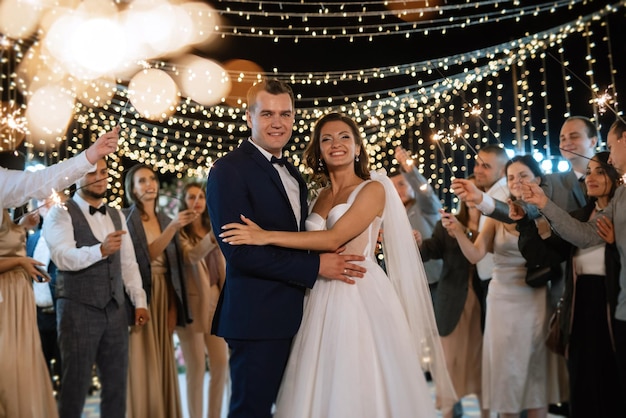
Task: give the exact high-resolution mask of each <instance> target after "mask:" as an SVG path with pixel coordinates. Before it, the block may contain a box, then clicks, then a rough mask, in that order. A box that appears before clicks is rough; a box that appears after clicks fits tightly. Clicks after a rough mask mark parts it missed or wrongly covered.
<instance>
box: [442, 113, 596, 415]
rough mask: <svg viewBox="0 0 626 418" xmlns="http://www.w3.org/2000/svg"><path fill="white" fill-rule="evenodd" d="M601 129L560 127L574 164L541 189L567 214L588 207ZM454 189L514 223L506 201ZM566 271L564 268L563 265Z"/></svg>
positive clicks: (578, 122)
mask: <svg viewBox="0 0 626 418" xmlns="http://www.w3.org/2000/svg"><path fill="white" fill-rule="evenodd" d="M598 139H599V135H598V130H597V128H596V126H595V125H594V124H593V122H591V121H590V120H589V119H588V118H586V117H584V116H570V117H569V118H567V119H566V120H565V122H564V123H563V125H562V126H561V131H560V135H559V149H560V150H561V155H562V156H563V158H565V159H567V160H568V161H569V163H570V165H571V168H570V170H568V171H565V172H556V173H550V174H547V175H545V176H544V181H542V183H541V188H542V189H543V190H544V191H545V193H546V195H547V196H548V197H549V198H550V199H551V200H553V201H554V203H556V204H557V205H558V206H559V207H560V208H562V209H564V210H565V211H566V212H571V211H574V210H577V209H581V208H583V207H584V206H585V205H586V204H587V196H586V191H585V188H584V174H585V172H586V170H587V162H588V161H589V160H590V159H591V158H593V156H594V154H595V148H596V145H597V144H598ZM451 188H452V189H453V190H454V192H455V193H456V194H457V195H458V196H459V198H461V199H462V200H466V201H467V202H468V203H470V204H475V205H476V207H477V208H478V209H479V210H480V211H481V212H482V213H483V214H485V215H487V216H490V217H493V218H495V219H498V220H500V221H503V222H513V220H512V219H510V218H509V207H508V205H507V204H506V203H505V202H506V198H501V197H497V196H489V195H487V194H485V193H480V192H479V191H478V190H477V189H475V188H473V186H472V185H471V184H467V183H463V182H462V181H455V182H453V183H452V185H451ZM527 210H528V211H529V216H530V217H531V218H536V217H537V216H538V214H537V213H536V209H535V208H532V207H531V208H528V209H527ZM563 271H565V266H564V265H563ZM563 283H564V281H563V280H562V277H561V279H560V280H552V281H551V283H550V286H549V295H550V306H551V307H552V309H554V308H555V307H556V305H557V303H558V301H559V299H560V298H561V296H562V295H563ZM557 361H558V362H559V363H560V364H559V373H560V376H559V380H560V382H561V388H562V390H563V392H562V398H563V399H566V398H567V395H568V393H567V392H568V391H567V384H566V382H567V380H568V378H567V371H566V365H565V363H564V362H563V360H562V359H560V358H559V359H557ZM550 411H551V412H553V413H559V414H563V415H567V411H568V406H567V405H562V406H560V405H555V406H551V409H550Z"/></svg>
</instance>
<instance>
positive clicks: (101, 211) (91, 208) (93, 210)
mask: <svg viewBox="0 0 626 418" xmlns="http://www.w3.org/2000/svg"><path fill="white" fill-rule="evenodd" d="M96 212H100V213H101V214H103V215H105V214H106V213H107V208H106V206H104V205H102V206H100V207H99V208H94V207H93V206H89V214H90V215H93V214H94V213H96Z"/></svg>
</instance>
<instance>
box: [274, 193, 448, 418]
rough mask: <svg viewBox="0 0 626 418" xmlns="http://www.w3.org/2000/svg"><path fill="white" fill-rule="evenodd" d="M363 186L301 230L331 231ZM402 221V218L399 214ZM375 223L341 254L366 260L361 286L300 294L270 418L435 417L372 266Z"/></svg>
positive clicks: (393, 296)
mask: <svg viewBox="0 0 626 418" xmlns="http://www.w3.org/2000/svg"><path fill="white" fill-rule="evenodd" d="M365 184H366V182H364V183H362V184H361V185H359V186H358V187H357V188H356V189H355V190H354V191H353V192H352V194H351V195H350V197H349V199H348V202H347V203H343V204H339V205H337V206H335V207H333V208H332V209H331V211H330V213H329V214H328V219H323V218H322V217H321V216H320V215H318V214H316V213H311V215H309V217H308V219H307V221H306V227H307V230H321V229H326V228H331V227H332V226H333V225H334V224H335V222H336V221H337V220H338V219H339V218H340V217H341V216H342V215H343V214H344V213H345V212H346V211H347V210H348V208H349V207H350V205H351V204H352V202H353V201H354V199H355V197H356V195H357V194H358V193H359V191H360V190H361V188H362V187H363V186H364V185H365ZM393 193H395V190H394V191H393ZM387 206H388V205H387ZM385 213H387V209H386V210H385ZM402 215H404V216H405V217H406V213H405V212H404V211H403V212H402ZM383 216H384V215H383ZM407 222H408V220H407ZM381 224H383V219H381V218H376V219H375V220H374V222H372V224H371V225H370V226H369V227H368V228H367V229H366V230H365V231H363V232H362V233H361V234H360V235H359V236H357V237H356V238H354V239H353V240H352V241H350V242H349V243H348V244H347V248H346V250H345V254H363V255H364V256H365V257H366V260H365V261H364V262H362V265H363V267H365V268H366V269H367V273H366V274H365V276H364V277H363V278H362V279H356V284H354V285H349V284H346V283H343V282H340V281H337V280H326V279H322V278H320V279H318V281H317V282H316V284H315V286H314V287H313V289H312V290H310V292H309V293H308V294H307V296H306V298H305V302H304V303H305V306H304V316H303V319H302V324H301V326H300V330H299V332H298V334H297V335H296V337H295V340H294V344H293V347H292V351H291V355H290V357H289V362H288V364H287V368H286V371H285V375H284V377H283V381H282V384H281V389H280V392H279V394H278V400H277V404H276V413H275V415H274V417H275V418H297V417H306V418H351V417H354V418H367V417H372V418H405V417H406V418H420V417H428V418H432V417H435V416H436V412H435V408H434V403H433V399H432V397H431V393H430V390H429V388H428V386H427V383H426V380H425V378H424V373H423V370H422V366H421V364H420V356H421V355H423V354H422V353H421V352H420V350H419V348H417V347H416V346H417V344H416V340H415V338H414V333H412V330H411V328H410V325H409V322H408V321H407V314H406V313H405V310H404V309H403V306H402V302H401V300H400V298H399V297H398V294H397V290H396V289H395V288H394V284H392V281H390V278H389V277H388V276H387V275H386V274H385V272H384V271H383V270H382V269H381V268H380V266H379V265H378V264H377V263H376V259H375V248H376V239H377V236H378V232H379V229H380V228H381ZM385 227H386V225H385ZM408 232H409V233H410V230H409V231H408ZM388 233H390V231H388V230H387V229H385V230H384V234H385V235H387V234H388ZM385 251H387V247H385ZM413 257H415V253H413ZM420 263H421V261H420ZM422 270H423V269H422ZM423 280H424V281H425V280H426V279H425V276H424V277H423ZM427 297H428V299H427V301H428V303H430V299H429V298H430V296H429V295H427ZM418 303H419V302H418ZM431 310H432V309H431Z"/></svg>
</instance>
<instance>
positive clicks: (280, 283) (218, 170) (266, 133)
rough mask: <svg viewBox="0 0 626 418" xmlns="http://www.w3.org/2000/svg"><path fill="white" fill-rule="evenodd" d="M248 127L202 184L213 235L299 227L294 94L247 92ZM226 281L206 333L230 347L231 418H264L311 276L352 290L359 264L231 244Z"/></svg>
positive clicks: (302, 196) (272, 87)
mask: <svg viewBox="0 0 626 418" xmlns="http://www.w3.org/2000/svg"><path fill="white" fill-rule="evenodd" d="M247 102H248V108H247V110H246V119H247V123H248V127H249V128H250V130H251V135H250V138H249V140H248V141H244V142H242V143H241V145H240V146H239V148H237V149H236V150H234V151H232V152H231V153H229V154H228V155H226V156H224V157H222V158H220V159H219V160H217V161H216V162H215V165H214V166H213V168H211V171H210V173H209V177H208V181H207V193H206V196H207V205H208V208H209V213H210V216H211V222H212V225H213V228H214V230H215V231H220V230H221V227H222V225H224V224H227V223H230V222H241V219H240V215H245V216H246V217H248V218H250V219H251V220H253V221H254V222H256V223H257V224H258V225H259V226H260V227H262V228H265V229H268V230H279V231H280V230H283V231H299V230H304V229H305V220H306V217H307V214H308V210H307V200H306V199H307V187H306V184H305V183H304V181H303V180H302V177H301V176H300V175H299V173H298V172H297V170H296V169H295V167H293V166H292V165H291V164H290V163H289V162H287V161H284V160H283V159H280V158H279V157H281V155H282V149H283V147H284V146H285V145H286V144H287V142H288V141H289V138H290V137H291V133H292V131H293V125H294V121H295V111H294V105H295V99H294V95H293V91H292V90H291V88H290V87H289V86H288V85H287V84H285V83H283V82H281V81H278V80H265V81H262V82H260V83H257V84H255V85H254V86H252V87H251V88H250V90H249V91H248V95H247ZM219 245H220V248H221V249H222V252H223V253H224V256H225V257H226V263H227V266H226V281H225V285H224V289H223V290H222V293H221V295H220V299H219V302H218V306H217V310H216V312H215V316H214V320H213V333H214V334H216V335H218V336H221V337H224V338H225V339H226V341H227V342H228V345H229V348H230V360H229V362H230V373H231V377H232V395H231V400H230V408H229V417H230V418H235V417H245V418H256V417H259V418H269V417H271V415H272V413H271V410H272V404H273V403H274V401H275V399H276V395H277V393H278V388H279V385H280V381H281V379H282V375H283V372H284V369H285V365H286V363H287V358H288V356H289V350H290V346H291V341H292V338H293V336H294V335H295V333H296V332H297V330H298V327H299V326H300V321H301V318H302V310H303V306H302V305H303V298H304V294H305V291H306V289H310V288H311V287H312V286H313V284H314V283H315V280H316V279H317V277H318V275H319V276H322V277H323V278H325V279H335V280H342V281H344V282H347V283H354V281H353V279H352V278H354V277H362V276H363V274H362V273H363V272H364V269H363V268H362V267H359V266H358V265H356V264H353V263H351V261H360V260H363V257H362V256H350V255H340V254H339V251H338V253H332V254H328V253H326V254H314V253H310V252H308V251H301V250H291V249H286V248H278V247H274V246H248V245H242V246H231V245H229V244H228V243H224V242H223V241H222V240H221V239H219Z"/></svg>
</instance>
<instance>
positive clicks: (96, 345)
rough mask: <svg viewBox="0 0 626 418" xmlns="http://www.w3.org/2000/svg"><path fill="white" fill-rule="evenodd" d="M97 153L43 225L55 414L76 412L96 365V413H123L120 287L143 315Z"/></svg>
mask: <svg viewBox="0 0 626 418" xmlns="http://www.w3.org/2000/svg"><path fill="white" fill-rule="evenodd" d="M108 177H109V175H108V167H107V163H106V161H105V160H104V159H101V160H99V161H98V162H97V163H96V166H95V169H93V170H92V171H91V172H89V173H87V174H85V175H84V176H83V177H81V178H80V179H79V180H78V182H77V183H76V185H77V191H76V193H75V194H74V196H73V197H72V198H71V199H69V200H67V202H66V203H65V205H66V208H67V210H65V209H64V208H59V207H53V208H52V209H51V210H50V212H49V213H48V216H47V217H46V221H45V222H44V225H43V235H44V238H45V239H46V242H47V243H48V246H49V247H50V252H51V258H52V260H53V261H54V263H55V264H56V265H57V267H58V273H57V287H56V296H57V303H56V308H57V330H58V336H59V347H60V349H61V358H62V366H63V376H62V383H61V393H60V396H59V416H61V417H64V418H80V417H81V415H82V411H83V407H84V404H85V398H86V396H87V391H88V390H89V385H90V383H91V376H92V367H93V365H94V363H95V364H96V366H97V367H98V374H99V377H100V382H101V383H102V394H101V399H102V401H101V404H100V412H101V415H102V417H103V418H105V417H108V418H125V416H126V383H127V375H128V318H127V312H128V311H127V307H126V301H125V298H124V292H126V293H127V294H128V296H129V297H130V299H131V301H132V302H133V304H134V305H135V308H136V309H135V324H136V325H143V324H145V323H146V321H147V320H148V319H149V313H148V310H147V302H146V294H145V292H144V290H143V288H142V283H141V276H140V274H139V268H138V267H137V261H136V259H135V251H134V249H133V245H132V242H131V240H130V237H129V236H128V234H127V228H126V222H125V218H124V215H123V214H122V213H121V211H120V210H118V209H115V208H112V207H110V206H107V205H105V204H104V203H103V199H104V197H105V196H106V192H107V184H108V181H107V180H108Z"/></svg>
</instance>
